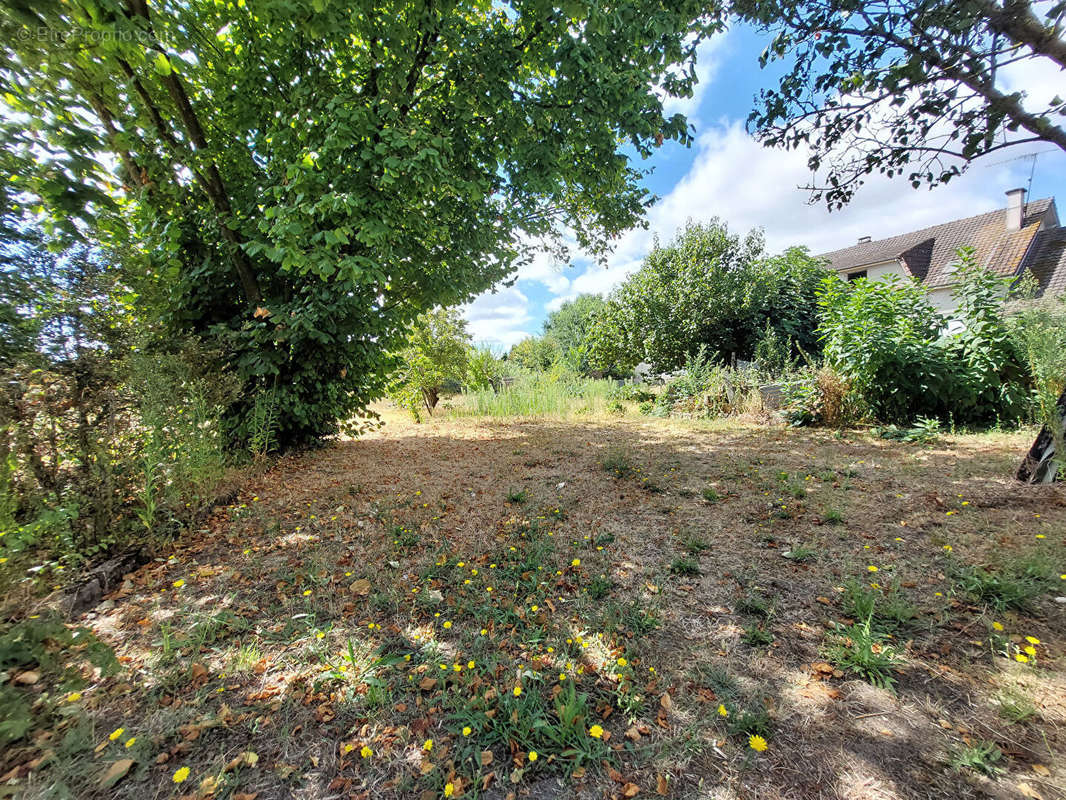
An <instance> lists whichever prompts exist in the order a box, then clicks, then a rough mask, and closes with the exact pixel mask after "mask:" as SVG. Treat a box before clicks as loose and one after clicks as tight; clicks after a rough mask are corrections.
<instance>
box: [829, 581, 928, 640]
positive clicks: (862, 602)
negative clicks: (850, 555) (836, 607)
mask: <svg viewBox="0 0 1066 800" xmlns="http://www.w3.org/2000/svg"><path fill="white" fill-rule="evenodd" d="M841 607H842V608H843V610H844V613H845V614H847V615H848V616H849V617H852V618H853V619H867V620H871V623H872V626H873V628H874V629H875V630H877V631H879V632H882V633H892V632H893V631H895V630H897V629H899V628H901V627H903V626H904V625H906V624H907V623H908V622H910V621H911V620H913V619H915V618H916V617H917V616H918V609H917V607H915V606H914V605H913V604H912V603H911V602H910V601H909V600H908V599H907V596H906V595H905V594H904V593H903V591H902V590H901V589H900V587H899V585H898V584H893V585H891V586H888V587H885V588H883V589H881V588H874V587H873V586H869V585H867V584H864V583H863V582H861V581H859V580H857V579H855V578H849V579H848V580H847V581H845V582H844V595H843V597H842V598H841Z"/></svg>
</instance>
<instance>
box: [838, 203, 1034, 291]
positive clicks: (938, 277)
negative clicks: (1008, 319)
mask: <svg viewBox="0 0 1066 800" xmlns="http://www.w3.org/2000/svg"><path fill="white" fill-rule="evenodd" d="M1052 202H1053V201H1052V199H1051V198H1049V197H1045V198H1043V199H1041V200H1034V201H1032V202H1031V203H1027V204H1026V206H1025V215H1024V217H1023V220H1022V227H1021V230H1017V231H1008V230H1006V219H1005V216H1006V213H1007V211H1006V209H1002V208H1001V209H999V210H998V211H989V212H988V213H986V214H978V215H977V216H974V217H966V218H965V219H957V220H953V221H952V222H945V223H942V224H940V225H933V226H932V227H929V228H923V229H922V230H919V231H912V232H910V233H903V234H900V235H899V236H892V237H889V238H888V239H878V240H877V241H872V242H860V243H859V244H855V245H852V246H851V247H845V248H843V249H841V250H834V251H833V252H831V253H824V254H823V255H822V256H821V258H825V259H827V260H828V261H829V268H830V269H833V270H846V269H855V268H858V267H864V266H869V265H872V264H878V263H883V262H885V261H899V262H900V263H901V264H902V266H903V268H904V270H905V271H907V272H909V273H910V274H911V275H913V276H914V277H916V278H919V279H920V280H921V281H922V282H923V283H924V284H925V285H926V286H928V287H930V288H935V287H937V286H946V285H949V284H951V283H952V280H951V266H952V265H953V264H954V263H955V261H956V256H955V253H956V251H957V250H958V249H959V248H960V247H965V246H970V247H973V248H975V250H976V256H977V263H978V264H981V265H983V266H986V267H987V268H989V269H991V270H992V271H993V272H995V273H997V274H999V275H1013V274H1014V273H1015V272H1016V271H1017V270H1018V267H1019V265H1020V264H1021V260H1022V258H1023V257H1024V256H1025V254H1026V252H1027V251H1028V250H1029V246H1030V244H1032V242H1033V237H1034V236H1035V235H1036V232H1037V230H1038V228H1039V227H1040V222H1041V220H1042V219H1043V217H1044V214H1046V213H1047V211H1048V209H1050V208H1051V207H1052Z"/></svg>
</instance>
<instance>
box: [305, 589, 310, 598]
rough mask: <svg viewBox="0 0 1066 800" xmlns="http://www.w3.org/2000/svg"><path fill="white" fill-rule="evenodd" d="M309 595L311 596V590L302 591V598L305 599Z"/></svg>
mask: <svg viewBox="0 0 1066 800" xmlns="http://www.w3.org/2000/svg"><path fill="white" fill-rule="evenodd" d="M309 594H311V590H310V589H304V597H307V596H308V595H309Z"/></svg>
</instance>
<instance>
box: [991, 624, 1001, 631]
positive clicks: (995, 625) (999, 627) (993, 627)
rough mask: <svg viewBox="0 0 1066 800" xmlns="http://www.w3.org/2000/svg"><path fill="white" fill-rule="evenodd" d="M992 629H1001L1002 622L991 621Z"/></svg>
mask: <svg viewBox="0 0 1066 800" xmlns="http://www.w3.org/2000/svg"><path fill="white" fill-rule="evenodd" d="M992 629H993V630H997V631H1001V630H1003V623H1002V622H993V623H992Z"/></svg>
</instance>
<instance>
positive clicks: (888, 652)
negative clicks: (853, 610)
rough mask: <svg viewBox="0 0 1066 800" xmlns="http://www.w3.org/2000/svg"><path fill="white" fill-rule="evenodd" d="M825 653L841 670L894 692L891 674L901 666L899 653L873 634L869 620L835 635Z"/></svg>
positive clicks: (830, 638) (850, 626) (840, 630)
mask: <svg viewBox="0 0 1066 800" xmlns="http://www.w3.org/2000/svg"><path fill="white" fill-rule="evenodd" d="M824 653H825V657H826V658H827V659H828V660H829V662H830V663H831V664H832V665H833V666H835V667H836V668H837V669H840V670H843V671H844V672H849V673H851V674H853V675H857V676H858V677H860V678H862V679H863V680H864V681H866V682H867V683H871V684H873V685H874V686H878V687H880V688H882V689H891V688H892V685H893V684H894V683H895V680H896V679H895V677H893V675H892V674H891V673H892V671H893V670H894V669H896V668H897V667H898V666H899V665H900V663H901V659H900V657H899V655H898V654H897V653H896V652H895V650H893V649H892V647H891V646H889V645H887V644H885V643H884V642H883V641H882V640H881V638H880V637H879V636H878V635H877V634H876V633H875V632H874V631H873V629H872V628H871V625H870V620H869V619H867V620H865V621H864V622H859V623H855V624H853V625H849V626H847V627H845V628H841V629H839V630H838V631H837V632H836V633H833V634H831V635H830V637H829V640H828V642H827V643H826V645H825V646H824Z"/></svg>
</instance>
